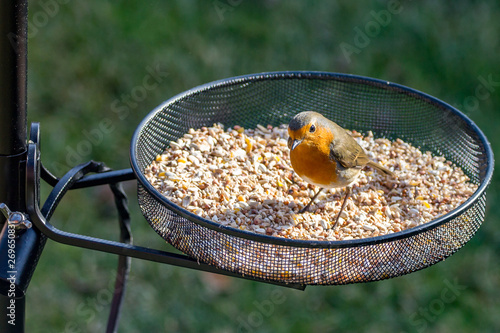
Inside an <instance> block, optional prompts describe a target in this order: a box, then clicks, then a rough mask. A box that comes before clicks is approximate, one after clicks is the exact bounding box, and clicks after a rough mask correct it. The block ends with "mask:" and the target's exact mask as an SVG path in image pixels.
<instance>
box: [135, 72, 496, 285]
mask: <svg viewBox="0 0 500 333" xmlns="http://www.w3.org/2000/svg"><path fill="white" fill-rule="evenodd" d="M307 110H314V111H317V112H320V113H322V114H323V115H325V116H326V117H327V118H330V119H332V120H333V121H335V122H337V123H338V124H339V125H341V126H343V127H344V128H349V129H356V130H357V131H362V132H363V131H364V132H367V131H369V130H371V131H372V132H373V133H374V135H375V136H376V137H386V138H389V139H396V138H401V139H402V140H405V141H407V142H409V143H411V144H412V145H414V146H417V147H420V149H421V150H422V151H430V152H432V153H433V154H437V155H442V156H444V157H445V158H446V159H448V160H450V161H452V162H453V163H455V164H456V165H457V166H459V167H461V168H462V170H463V171H464V172H465V174H466V175H467V176H468V177H469V178H470V179H471V182H473V183H475V184H477V185H478V190H477V191H476V192H475V193H474V194H473V195H472V196H471V197H470V198H469V199H468V200H467V201H466V202H464V203H463V204H462V205H460V206H459V207H458V208H456V209H454V210H453V211H451V212H450V213H448V214H446V215H443V216H440V217H438V218H436V219H435V220H432V221H431V222H429V223H426V224H423V225H420V226H418V227H414V228H412V229H408V230H405V231H401V232H397V233H393V234H389V235H384V236H378V237H372V238H365V239H355V240H347V241H304V240H292V239H286V238H278V237H272V236H267V235H260V234H255V233H251V232H247V231H242V230H238V229H234V228H230V227H225V226H222V225H220V224H218V223H215V222H212V221H210V220H208V219H205V218H201V217H199V216H197V215H194V214H193V213H191V212H189V211H187V210H186V209H184V208H182V207H180V206H178V205H176V204H174V203H173V202H171V201H170V200H168V199H167V198H166V197H164V196H163V195H162V194H161V193H159V192H158V191H157V190H156V189H155V188H154V187H153V186H152V185H151V184H150V183H149V182H148V180H147V179H146V177H145V176H144V170H145V168H146V167H147V166H149V165H150V164H151V163H152V161H153V160H154V159H155V158H156V156H157V155H158V154H161V153H163V151H164V150H165V148H166V147H167V146H168V144H169V142H170V141H172V140H174V141H175V140H177V139H178V138H180V137H182V136H183V135H184V134H185V133H186V132H187V131H188V130H189V129H190V128H200V127H202V126H212V125H213V124H214V123H222V124H223V125H225V126H226V127H229V126H231V127H232V126H234V125H240V126H243V127H245V128H255V127H256V126H257V124H262V125H267V124H270V125H273V126H277V125H280V124H287V123H288V122H289V120H290V119H291V118H292V117H293V116H294V115H295V114H297V113H299V112H301V111H307ZM131 164H132V168H133V170H134V172H135V174H136V176H137V178H138V198H139V205H140V207H141V210H142V213H143V215H144V216H145V218H146V219H147V221H148V222H149V223H150V225H151V227H152V228H153V229H154V230H155V231H156V232H157V233H158V234H159V235H161V236H162V237H163V238H164V239H165V240H167V241H168V242H169V243H170V244H172V245H173V246H174V247H176V248H177V249H179V250H180V251H182V252H184V253H186V254H187V255H189V256H191V257H193V258H195V259H197V260H198V261H200V262H204V263H207V264H210V265H215V266H217V267H218V268H220V269H223V270H227V271H231V272H235V273H238V274H241V275H245V276H253V277H257V278H261V279H266V280H270V281H275V282H280V283H294V284H296V283H298V284H304V285H334V284H347V283H354V282H367V281H376V280H381V279H387V278H392V277H396V276H400V275H403V274H408V273H411V272H414V271H416V270H419V269H422V268H425V267H428V266H430V265H433V264H435V263H437V262H439V261H442V260H444V259H445V258H446V257H448V256H450V255H451V254H453V253H454V252H456V251H457V250H458V249H460V248H461V247H462V246H463V245H464V244H465V243H467V241H469V239H471V237H472V236H473V235H474V233H475V232H476V231H477V230H478V228H479V227H480V225H481V223H482V222H483V220H484V214H485V201H486V189H487V187H488V185H489V183H490V180H491V177H492V173H493V153H492V151H491V147H490V145H489V143H488V141H487V139H486V137H485V136H484V135H483V133H482V132H481V131H480V130H479V128H478V127H477V126H476V125H475V124H474V123H473V122H472V121H471V120H469V119H468V118H467V117H466V116H465V115H463V114H462V113H461V112H460V111H458V110H456V109H455V108H453V107H452V106H450V105H448V104H446V103H443V102H441V101H439V100H438V99H436V98H434V97H431V96H429V95H426V94H423V93H421V92H418V91H416V90H413V89H410V88H407V87H404V86H401V85H398V84H393V83H390V82H386V81H381V80H376V79H371V78H366V77H360V76H354V75H345V74H335V73H319V72H272V73H261V74H254V75H246V76H240V77H234V78H229V79H225V80H220V81H216V82H212V83H209V84H205V85H202V86H200V87H197V88H194V89H192V90H189V91H187V92H185V93H182V94H180V95H177V96H175V97H173V98H171V99H169V100H168V101H166V102H165V103H163V104H162V105H160V106H159V107H158V108H156V109H155V110H153V111H152V112H151V113H150V114H149V115H148V116H147V117H146V118H145V119H144V120H143V121H142V122H141V124H140V125H139V127H138V128H137V130H136V131H135V133H134V137H133V139H132V143H131ZM334 218H335V217H332V219H334Z"/></svg>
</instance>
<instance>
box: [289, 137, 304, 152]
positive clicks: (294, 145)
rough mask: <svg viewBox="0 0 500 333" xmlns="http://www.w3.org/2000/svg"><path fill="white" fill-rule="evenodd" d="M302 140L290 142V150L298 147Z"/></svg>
mask: <svg viewBox="0 0 500 333" xmlns="http://www.w3.org/2000/svg"><path fill="white" fill-rule="evenodd" d="M303 140H304V139H302V140H297V139H295V140H293V141H292V147H291V148H290V150H294V149H295V148H297V146H298V145H300V144H301V143H302V141H303Z"/></svg>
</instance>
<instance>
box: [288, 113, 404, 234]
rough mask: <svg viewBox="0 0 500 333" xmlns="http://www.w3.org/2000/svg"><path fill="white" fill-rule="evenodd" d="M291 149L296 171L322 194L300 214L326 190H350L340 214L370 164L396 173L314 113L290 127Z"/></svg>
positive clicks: (299, 117) (299, 116)
mask: <svg viewBox="0 0 500 333" xmlns="http://www.w3.org/2000/svg"><path fill="white" fill-rule="evenodd" d="M288 135H289V138H288V148H289V149H290V160H291V162H292V167H293V169H294V170H295V172H296V173H297V174H298V175H299V176H300V177H301V178H302V179H304V180H305V181H307V182H308V183H310V184H313V185H316V186H319V187H320V189H319V191H318V192H317V193H316V194H315V195H314V196H313V197H312V199H311V201H310V202H309V203H308V204H307V205H306V206H305V207H304V208H303V209H302V210H301V211H300V213H303V212H305V211H306V210H307V209H308V208H309V206H310V205H311V203H312V202H313V201H314V199H316V197H317V196H318V194H319V193H320V192H321V191H322V190H323V189H324V188H342V187H347V188H346V195H345V199H344V202H343V203H342V206H341V208H340V211H339V214H338V215H337V219H336V220H335V224H334V225H333V227H335V226H336V225H337V223H338V221H339V217H340V214H341V213H342V211H343V210H344V207H345V204H346V202H347V199H348V198H349V196H350V195H351V191H352V186H351V184H352V183H353V182H354V181H355V180H356V179H357V178H358V175H359V172H360V171H361V169H363V167H365V166H366V165H369V166H371V167H373V168H375V169H377V170H378V171H381V172H383V173H384V174H387V175H389V176H391V177H394V173H393V172H392V171H390V170H388V169H387V168H384V167H383V166H381V165H380V164H378V163H376V162H373V161H371V160H370V159H369V158H368V156H366V153H365V151H364V150H363V148H362V147H361V146H360V145H359V144H358V143H357V142H356V140H354V138H353V137H352V136H351V135H350V134H349V133H348V132H347V131H346V130H345V129H343V128H342V127H340V126H339V125H337V124H336V123H334V122H333V121H331V120H329V119H327V118H325V117H323V116H322V115H321V114H319V113H317V112H313V111H305V112H301V113H299V114H297V115H295V117H293V118H292V120H291V121H290V123H289V125H288Z"/></svg>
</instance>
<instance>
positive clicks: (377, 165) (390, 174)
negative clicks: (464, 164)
mask: <svg viewBox="0 0 500 333" xmlns="http://www.w3.org/2000/svg"><path fill="white" fill-rule="evenodd" d="M367 165H369V166H371V167H372V168H375V169H377V170H378V171H381V172H383V173H385V174H386V175H389V176H391V177H392V178H394V177H395V174H394V172H392V171H391V170H389V169H387V168H385V167H383V166H381V165H380V164H378V163H377V162H373V161H369V162H368V163H367Z"/></svg>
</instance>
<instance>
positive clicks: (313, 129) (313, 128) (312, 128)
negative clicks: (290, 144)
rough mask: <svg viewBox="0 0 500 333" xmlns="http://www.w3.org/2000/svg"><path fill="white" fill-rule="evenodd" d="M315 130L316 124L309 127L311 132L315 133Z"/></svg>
mask: <svg viewBox="0 0 500 333" xmlns="http://www.w3.org/2000/svg"><path fill="white" fill-rule="evenodd" d="M314 131H316V126H314V124H312V125H311V127H309V132H311V133H314Z"/></svg>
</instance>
